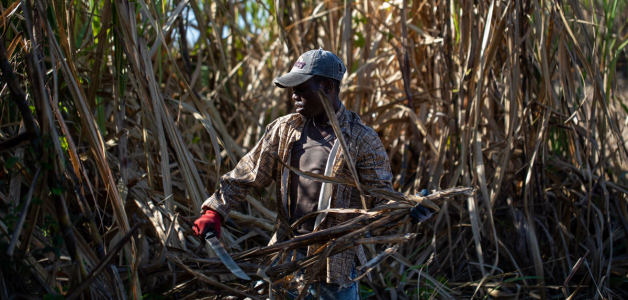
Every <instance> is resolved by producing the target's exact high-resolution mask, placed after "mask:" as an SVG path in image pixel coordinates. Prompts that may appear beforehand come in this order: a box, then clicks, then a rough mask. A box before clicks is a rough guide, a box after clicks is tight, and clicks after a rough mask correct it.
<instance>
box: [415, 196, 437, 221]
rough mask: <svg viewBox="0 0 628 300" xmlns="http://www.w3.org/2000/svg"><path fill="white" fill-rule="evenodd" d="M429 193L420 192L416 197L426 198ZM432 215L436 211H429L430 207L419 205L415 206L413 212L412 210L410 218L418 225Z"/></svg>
mask: <svg viewBox="0 0 628 300" xmlns="http://www.w3.org/2000/svg"><path fill="white" fill-rule="evenodd" d="M428 194H429V193H428V192H427V190H425V189H424V190H422V191H420V192H418V193H417V194H416V195H417V196H421V197H425V196H427V195H428ZM432 214H434V211H432V210H431V209H429V208H428V207H425V206H423V205H421V204H417V205H415V206H414V207H413V208H412V209H411V210H410V217H412V223H414V224H417V223H420V222H423V221H425V220H427V219H429V218H430V217H431V216H432Z"/></svg>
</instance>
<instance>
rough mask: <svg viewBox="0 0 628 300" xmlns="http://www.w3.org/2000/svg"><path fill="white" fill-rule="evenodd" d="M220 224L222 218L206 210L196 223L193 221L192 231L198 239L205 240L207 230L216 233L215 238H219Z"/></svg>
mask: <svg viewBox="0 0 628 300" xmlns="http://www.w3.org/2000/svg"><path fill="white" fill-rule="evenodd" d="M221 222H222V217H221V216H220V214H219V213H217V212H215V211H213V210H211V209H208V210H206V211H205V213H204V214H203V215H202V216H201V217H200V218H198V219H196V221H194V227H193V228H192V230H193V231H194V234H196V235H197V236H198V237H200V238H205V233H206V232H207V231H208V230H209V229H213V230H214V231H216V237H217V238H220V223H221Z"/></svg>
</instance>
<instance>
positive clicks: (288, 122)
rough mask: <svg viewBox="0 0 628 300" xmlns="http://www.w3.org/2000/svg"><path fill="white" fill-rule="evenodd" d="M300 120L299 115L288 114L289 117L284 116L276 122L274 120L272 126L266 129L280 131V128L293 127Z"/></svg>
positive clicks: (269, 125)
mask: <svg viewBox="0 0 628 300" xmlns="http://www.w3.org/2000/svg"><path fill="white" fill-rule="evenodd" d="M298 118H300V115H299V114H298V113H291V114H287V115H283V116H281V117H279V118H277V119H275V120H273V121H272V122H270V124H268V126H266V129H267V130H268V129H273V128H276V129H279V128H283V127H285V126H287V125H291V124H293V123H294V122H295V121H296V120H297V119H298Z"/></svg>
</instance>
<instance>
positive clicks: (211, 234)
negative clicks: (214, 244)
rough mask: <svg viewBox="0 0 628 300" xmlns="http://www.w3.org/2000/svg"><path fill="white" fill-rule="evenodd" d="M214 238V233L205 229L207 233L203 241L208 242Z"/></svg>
mask: <svg viewBox="0 0 628 300" xmlns="http://www.w3.org/2000/svg"><path fill="white" fill-rule="evenodd" d="M215 236H216V231H215V230H213V229H211V228H210V229H207V232H205V239H206V240H209V239H211V238H213V237H215Z"/></svg>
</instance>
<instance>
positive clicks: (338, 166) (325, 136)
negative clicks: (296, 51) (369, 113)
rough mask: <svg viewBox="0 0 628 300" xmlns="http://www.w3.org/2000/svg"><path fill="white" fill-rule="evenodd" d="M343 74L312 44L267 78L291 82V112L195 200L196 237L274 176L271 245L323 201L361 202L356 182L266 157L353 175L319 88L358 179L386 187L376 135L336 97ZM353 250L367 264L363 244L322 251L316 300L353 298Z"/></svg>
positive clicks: (333, 221)
mask: <svg viewBox="0 0 628 300" xmlns="http://www.w3.org/2000/svg"><path fill="white" fill-rule="evenodd" d="M345 72H346V68H345V66H344V64H343V63H342V61H341V60H340V59H339V58H338V57H337V56H336V55H335V54H333V53H331V52H329V51H325V50H323V49H319V50H311V51H308V52H306V53H304V54H303V55H301V57H299V59H298V60H297V62H296V63H295V64H294V66H293V67H292V70H291V71H290V72H289V73H288V74H286V75H284V76H281V77H279V78H276V79H275V80H274V81H273V82H274V83H275V85H277V86H278V87H280V88H288V87H290V88H292V92H293V94H292V100H293V101H294V104H295V107H296V112H297V113H295V114H289V115H286V116H283V117H280V118H278V119H277V120H275V121H273V122H272V123H271V124H269V125H268V126H267V127H266V132H265V134H264V137H263V138H262V139H261V141H259V143H258V144H257V145H256V146H255V147H254V148H253V149H252V150H251V151H250V152H249V153H248V154H247V155H245V156H244V157H243V158H242V160H241V161H240V162H239V163H238V165H237V166H236V167H235V169H233V170H232V171H231V172H229V173H227V174H225V175H224V176H223V177H222V178H221V180H220V188H219V189H218V190H217V191H215V193H214V194H213V195H212V196H211V197H210V198H209V199H207V200H206V201H205V203H203V205H202V210H203V211H202V216H201V217H200V218H199V219H198V220H196V222H195V228H194V231H195V233H196V234H197V235H199V236H202V235H203V234H204V233H205V232H206V231H207V230H208V229H209V228H211V229H214V230H215V231H216V232H217V233H218V234H219V233H220V224H221V222H223V221H224V220H225V219H226V218H227V215H228V214H229V211H230V209H231V207H232V206H233V205H236V204H238V203H240V202H241V201H242V199H244V198H245V197H246V195H247V194H248V192H249V189H250V188H253V187H266V186H268V185H269V184H270V183H271V182H272V181H273V180H274V181H275V182H277V190H276V193H277V207H278V217H277V222H276V226H275V228H276V232H275V233H274V235H273V238H272V240H271V244H272V243H275V242H277V241H282V240H284V239H285V238H286V237H288V236H289V235H291V233H290V232H289V229H290V224H292V223H294V222H295V221H296V220H298V219H299V218H301V217H302V216H304V215H306V214H308V213H310V212H313V211H317V210H321V209H325V208H328V207H331V208H362V202H361V199H360V194H359V191H358V190H357V189H356V188H351V187H347V186H342V185H331V184H327V183H326V184H322V183H321V182H317V181H314V180H310V179H306V178H302V177H300V176H298V175H296V174H294V173H291V172H289V171H288V170H287V169H286V168H282V167H281V165H280V164H279V163H277V162H276V161H275V158H274V157H273V156H272V155H271V153H273V152H276V153H278V154H279V157H280V158H281V159H282V161H284V162H288V163H290V164H291V165H292V166H293V167H296V168H298V169H301V170H303V171H309V172H313V173H317V174H324V175H327V176H331V177H336V178H339V179H346V180H352V178H353V177H352V175H351V172H350V171H349V168H348V167H347V164H348V162H349V160H348V159H346V157H345V155H344V153H343V151H342V150H341V149H339V143H338V142H337V138H336V134H335V133H334V130H333V128H332V126H331V123H330V121H329V119H328V116H327V114H326V112H325V109H324V107H323V105H322V104H321V101H326V100H322V99H321V98H320V97H319V91H322V92H323V93H324V94H325V95H326V96H327V98H328V99H329V101H331V105H332V107H333V108H334V110H335V112H336V118H337V119H338V122H339V124H340V128H341V130H342V134H343V137H344V139H345V141H346V143H347V146H348V148H349V153H350V155H351V158H352V161H353V162H354V163H355V168H356V169H357V173H358V177H359V178H358V180H359V182H360V183H361V184H365V185H369V186H372V187H376V188H382V189H387V190H390V191H392V190H393V189H392V183H391V180H392V173H391V169H390V163H389V160H388V155H387V154H386V151H385V149H384V146H383V145H382V142H381V141H380V139H379V137H378V135H377V133H376V132H375V131H374V130H373V129H372V128H370V127H368V126H366V125H364V124H363V123H362V122H361V120H360V117H359V116H358V115H357V114H356V113H354V112H352V111H349V110H347V109H346V108H345V106H344V105H343V104H342V103H341V102H340V99H339V97H338V95H339V91H340V81H341V80H342V77H343V75H344V74H345ZM382 202H383V199H375V200H374V205H375V206H376V205H379V204H381V203H382ZM429 215H431V213H429V211H425V213H424V214H421V216H423V217H425V218H427V217H429ZM426 216H427V217H426ZM346 219H347V214H329V215H327V216H326V217H323V215H322V214H321V215H319V217H317V218H310V219H308V221H306V222H304V223H303V224H301V225H300V226H299V227H298V228H296V230H295V231H296V232H292V234H294V235H300V234H306V233H310V232H312V231H313V230H315V229H320V230H322V229H326V228H330V227H333V226H335V225H337V224H340V223H342V222H344V221H346ZM314 250H315V246H311V247H309V249H307V253H308V254H311V253H312V252H313V251H314ZM302 252H305V249H303V250H302ZM302 255H305V253H302ZM356 256H357V257H358V259H359V260H360V262H361V263H365V262H366V257H365V254H364V250H363V248H362V247H357V248H356V249H350V250H347V251H344V252H342V253H339V254H336V255H333V256H331V257H329V258H328V259H327V265H326V268H325V271H323V272H321V274H322V275H319V276H317V278H316V279H317V281H318V282H319V283H320V285H319V286H317V288H316V289H314V290H312V289H311V290H310V291H311V292H312V293H313V294H315V293H316V292H318V291H321V299H339V298H342V299H343V300H349V299H358V298H359V296H358V285H357V283H355V282H352V280H351V279H352V277H355V264H354V260H355V257H356ZM352 273H354V274H353V276H351V275H352Z"/></svg>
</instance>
